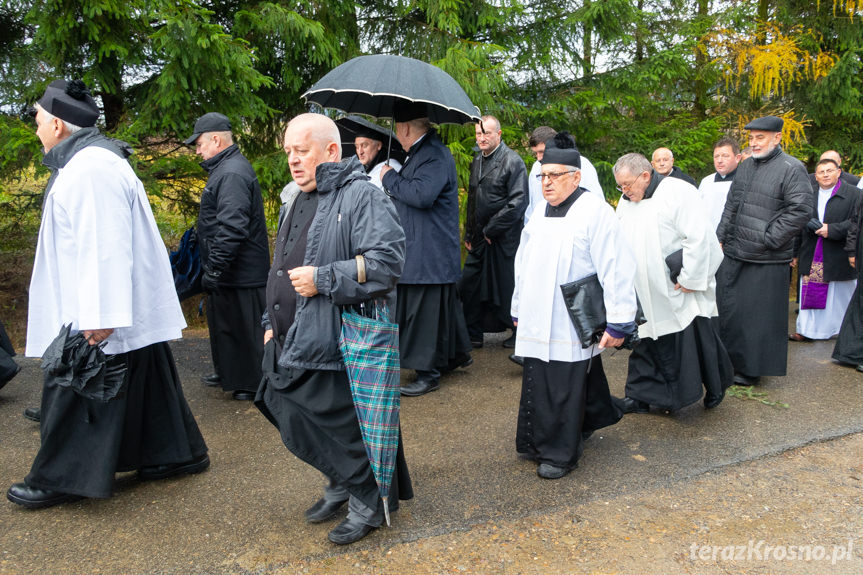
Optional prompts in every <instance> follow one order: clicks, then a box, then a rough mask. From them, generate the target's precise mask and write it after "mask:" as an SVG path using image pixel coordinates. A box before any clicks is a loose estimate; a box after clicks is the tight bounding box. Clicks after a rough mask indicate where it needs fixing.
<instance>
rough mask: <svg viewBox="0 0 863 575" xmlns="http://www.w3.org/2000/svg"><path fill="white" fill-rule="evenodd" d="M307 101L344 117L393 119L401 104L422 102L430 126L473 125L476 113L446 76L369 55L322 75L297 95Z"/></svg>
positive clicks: (414, 64) (405, 60)
mask: <svg viewBox="0 0 863 575" xmlns="http://www.w3.org/2000/svg"><path fill="white" fill-rule="evenodd" d="M303 98H305V99H306V101H309V102H315V103H316V104H319V105H321V106H323V107H324V108H335V109H336V110H341V111H343V112H345V113H349V114H365V115H367V116H372V117H375V118H391V117H393V109H394V107H395V106H396V104H397V103H398V102H399V101H400V100H401V101H402V102H413V103H415V104H424V105H425V106H426V109H427V111H428V114H427V117H428V118H429V120H430V121H431V122H433V123H435V124H465V123H467V122H478V121H479V120H480V113H479V110H478V109H477V107H476V106H474V105H473V103H472V102H471V101H470V98H468V97H467V94H465V92H464V90H463V89H462V87H461V86H459V84H458V82H456V81H455V80H454V79H453V78H452V76H450V75H449V74H447V73H446V72H444V71H443V70H441V69H440V68H437V67H436V66H432V65H431V64H427V63H426V62H422V61H420V60H415V59H413V58H406V57H404V56H392V55H389V54H373V55H371V56H359V57H357V58H354V59H352V60H348V61H347V62H345V63H344V64H342V65H340V66H338V67H337V68H335V69H333V70H331V71H330V72H328V73H327V74H326V75H325V76H324V77H323V78H321V79H320V80H318V82H317V83H315V85H314V86H312V87H311V88H309V89H308V91H307V92H306V93H305V94H303Z"/></svg>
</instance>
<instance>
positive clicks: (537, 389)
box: [511, 134, 636, 479]
mask: <svg viewBox="0 0 863 575" xmlns="http://www.w3.org/2000/svg"><path fill="white" fill-rule="evenodd" d="M562 136H563V135H562V134H558V135H557V136H556V137H555V139H554V140H552V141H550V142H549V143H547V144H546V148H545V154H544V155H543V159H542V172H541V176H542V181H543V182H542V183H543V188H542V193H543V196H544V198H545V203H544V207H543V210H542V211H541V212H539V213H536V214H534V216H533V217H531V219H530V221H529V222H528V224H527V225H526V226H525V228H524V231H523V232H522V236H521V243H520V244H519V247H518V252H517V254H516V258H515V281H516V283H515V292H514V293H513V297H512V310H511V311H512V316H513V317H514V318H518V322H519V324H518V334H517V338H516V344H515V352H516V354H517V355H519V356H522V357H524V372H523V376H522V388H521V402H520V404H519V412H518V426H517V430H516V450H517V451H518V452H519V453H523V454H525V455H527V456H528V457H530V458H532V459H534V460H535V461H537V462H538V463H539V466H538V468H537V474H538V475H539V476H540V477H542V478H545V479H558V478H560V477H563V476H564V475H566V474H567V473H569V472H570V471H571V470H572V469H574V468H575V467H576V466H577V463H578V459H579V457H580V456H581V453H582V451H583V448H584V440H585V439H586V438H587V437H588V436H589V435H590V434H591V433H592V432H593V431H594V430H596V429H599V428H601V427H605V426H608V425H612V424H614V423H616V422H617V421H618V420H619V419H620V417H621V415H622V414H621V412H620V410H619V409H618V408H617V407H616V406H615V405H614V403H613V402H612V399H611V394H610V392H609V390H608V381H607V380H606V378H605V373H604V372H603V369H602V359H601V358H600V356H599V353H600V352H601V351H602V350H603V349H604V348H606V347H611V346H619V345H621V344H622V343H623V341H624V338H625V337H626V336H627V335H628V334H631V333H633V332H634V331H635V322H634V319H635V312H636V300H635V289H634V284H633V281H634V277H635V268H636V262H635V258H634V257H633V255H632V251H631V250H630V248H629V246H628V245H627V244H626V240H625V239H624V238H623V237H622V235H621V233H620V228H619V225H618V222H617V219H616V218H615V217H614V212H613V211H612V209H611V206H609V205H608V204H607V203H605V202H604V201H601V200H600V199H599V198H597V197H596V196H595V195H593V194H591V193H589V192H586V190H585V189H584V188H582V187H580V185H579V184H580V182H581V172H580V170H579V167H580V165H581V158H580V156H579V153H578V150H576V149H575V142H574V141H573V140H572V139H571V138H569V137H566V136H563V137H562ZM552 144H553V145H552ZM592 274H596V277H597V279H598V280H599V283H600V285H601V286H602V288H603V292H604V293H603V301H604V304H605V312H606V319H607V321H608V324H607V327H606V330H605V333H604V334H603V335H602V338H601V340H600V341H599V343H598V345H587V346H584V345H583V344H582V342H581V341H580V340H579V339H578V336H577V335H576V332H575V329H574V328H573V325H572V323H571V321H570V319H569V315H568V313H567V309H566V303H565V302H564V299H563V295H562V292H561V289H560V286H561V285H562V284H566V283H569V282H572V281H575V280H579V279H582V278H586V277H588V276H591V275H592Z"/></svg>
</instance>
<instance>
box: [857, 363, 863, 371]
mask: <svg viewBox="0 0 863 575" xmlns="http://www.w3.org/2000/svg"><path fill="white" fill-rule="evenodd" d="M857 371H859V372H863V364H860V365H858V366H857Z"/></svg>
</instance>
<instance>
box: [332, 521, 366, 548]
mask: <svg viewBox="0 0 863 575" xmlns="http://www.w3.org/2000/svg"><path fill="white" fill-rule="evenodd" d="M375 529H377V527H374V526H372V525H366V524H365V523H359V522H353V521H351V520H350V519H345V520H344V521H342V522H341V523H339V524H338V525H336V526H335V527H334V528H333V530H332V531H330V533H329V535H327V538H328V539H329V540H330V541H332V542H333V543H335V544H336V545H348V544H350V543H356V542H357V541H359V540H360V539H362V538H363V537H365V536H366V535H368V534H369V533H371V532H372V531H373V530H375Z"/></svg>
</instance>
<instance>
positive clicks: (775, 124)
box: [743, 116, 785, 132]
mask: <svg viewBox="0 0 863 575" xmlns="http://www.w3.org/2000/svg"><path fill="white" fill-rule="evenodd" d="M784 123H785V122H784V121H783V120H782V118H779V117H777V116H764V117H763V118H757V119H755V120H752V121H751V122H749V123H748V124H746V125H745V126H743V129H744V130H762V131H764V132H781V131H782V125H783V124H784Z"/></svg>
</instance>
